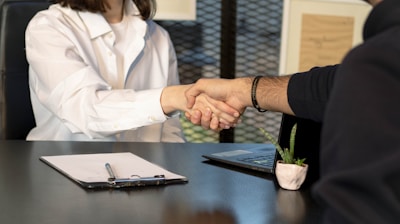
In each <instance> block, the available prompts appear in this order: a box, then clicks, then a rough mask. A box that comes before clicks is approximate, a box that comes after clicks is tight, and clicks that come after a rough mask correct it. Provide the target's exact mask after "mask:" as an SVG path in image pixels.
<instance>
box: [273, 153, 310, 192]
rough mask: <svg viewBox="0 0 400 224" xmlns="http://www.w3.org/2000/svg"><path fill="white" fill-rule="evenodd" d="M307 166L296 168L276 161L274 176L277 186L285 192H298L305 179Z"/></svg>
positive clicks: (296, 166)
mask: <svg viewBox="0 0 400 224" xmlns="http://www.w3.org/2000/svg"><path fill="white" fill-rule="evenodd" d="M307 170H308V165H307V164H303V166H298V165H296V164H286V163H283V161H282V160H279V161H277V164H276V168H275V175H276V178H277V179H278V183H279V186H281V188H283V189H286V190H298V189H299V188H300V186H301V185H302V184H303V182H304V180H305V179H306V175H307Z"/></svg>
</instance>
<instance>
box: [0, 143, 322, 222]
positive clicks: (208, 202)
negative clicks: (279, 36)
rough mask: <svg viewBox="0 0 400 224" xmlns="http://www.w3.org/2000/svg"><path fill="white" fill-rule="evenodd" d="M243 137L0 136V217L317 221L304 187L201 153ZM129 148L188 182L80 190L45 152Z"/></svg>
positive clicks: (317, 212)
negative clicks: (109, 139)
mask: <svg viewBox="0 0 400 224" xmlns="http://www.w3.org/2000/svg"><path fill="white" fill-rule="evenodd" d="M245 146H246V145H245V144H196V143H187V144H181V143H177V144H172V143H167V144H165V143H104V142H103V143H93V142H86V143H85V142H25V141H0V162H1V163H0V222H1V223H5V224H8V223H17V224H19V223H23V224H25V223H29V224H34V223H40V224H45V223H51V224H62V223H68V224H70V223H85V224H88V223H113V224H123V223H139V224H142V223H151V224H152V223H157V224H158V223H173V224H179V223H188V224H196V223H246V224H247V223H255V224H258V223H319V221H320V218H321V215H320V213H321V209H320V208H319V207H318V206H317V205H316V204H315V203H314V202H313V200H312V199H311V197H310V194H309V190H308V189H302V190H300V191H285V190H281V189H279V187H277V185H276V182H275V180H274V178H273V176H272V175H267V174H262V173H259V172H253V171H247V170H240V169H235V168H233V167H229V166H220V165H217V164H212V163H209V162H206V160H204V159H203V158H202V157H201V155H202V154H204V153H210V152H217V151H221V150H226V149H228V148H235V149H237V148H243V147H245ZM125 151H130V152H133V153H134V154H136V155H139V156H141V157H143V158H145V159H147V160H149V161H151V162H153V163H156V164H159V165H160V166H163V167H164V168H166V169H169V170H171V171H173V172H176V173H179V174H182V175H184V176H186V177H188V179H189V183H187V184H180V185H167V186H159V187H142V188H137V189H129V190H97V191H94V190H85V189H83V188H81V187H80V186H78V185H77V184H75V183H74V182H72V181H71V180H69V179H67V178H66V177H64V176H62V175H61V174H60V173H58V172H57V171H55V170H53V169H52V168H50V167H49V166H47V165H46V164H44V163H43V162H41V161H39V157H40V156H43V155H60V154H78V153H105V152H125Z"/></svg>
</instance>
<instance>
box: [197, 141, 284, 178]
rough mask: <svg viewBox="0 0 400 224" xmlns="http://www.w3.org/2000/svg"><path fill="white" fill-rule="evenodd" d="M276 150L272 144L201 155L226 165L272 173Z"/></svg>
mask: <svg viewBox="0 0 400 224" xmlns="http://www.w3.org/2000/svg"><path fill="white" fill-rule="evenodd" d="M276 153H277V152H276V149H275V146H274V145H273V144H260V146H255V147H252V148H243V149H236V150H227V151H222V152H217V153H212V154H205V155H203V157H204V158H206V159H209V160H211V161H216V162H220V163H226V164H230V165H234V166H239V167H243V168H247V169H252V170H257V171H261V172H266V173H274V168H275V161H276Z"/></svg>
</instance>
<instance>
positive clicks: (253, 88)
mask: <svg viewBox="0 0 400 224" xmlns="http://www.w3.org/2000/svg"><path fill="white" fill-rule="evenodd" d="M261 77H262V76H256V77H255V78H254V79H253V84H252V85H251V102H252V103H253V107H254V108H256V109H257V110H258V111H259V112H266V111H267V110H264V109H261V107H260V105H258V102H257V98H256V91H257V84H258V81H259V80H260V78H261Z"/></svg>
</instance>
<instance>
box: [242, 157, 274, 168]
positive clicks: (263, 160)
mask: <svg viewBox="0 0 400 224" xmlns="http://www.w3.org/2000/svg"><path fill="white" fill-rule="evenodd" d="M238 160H239V161H242V162H246V163H251V164H256V165H261V166H268V167H272V166H273V165H274V160H275V156H274V155H260V156H252V157H245V158H240V159H238Z"/></svg>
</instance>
